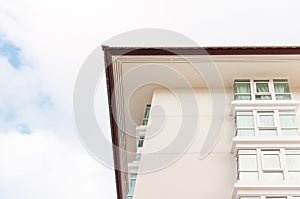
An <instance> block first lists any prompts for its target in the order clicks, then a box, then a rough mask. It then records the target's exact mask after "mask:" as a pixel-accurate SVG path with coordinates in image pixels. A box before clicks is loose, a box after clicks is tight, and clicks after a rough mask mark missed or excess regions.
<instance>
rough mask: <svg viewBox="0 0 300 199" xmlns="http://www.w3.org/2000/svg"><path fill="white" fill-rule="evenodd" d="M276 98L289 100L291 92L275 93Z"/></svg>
mask: <svg viewBox="0 0 300 199" xmlns="http://www.w3.org/2000/svg"><path fill="white" fill-rule="evenodd" d="M275 96H276V100H291V99H292V97H291V94H276V95H275Z"/></svg>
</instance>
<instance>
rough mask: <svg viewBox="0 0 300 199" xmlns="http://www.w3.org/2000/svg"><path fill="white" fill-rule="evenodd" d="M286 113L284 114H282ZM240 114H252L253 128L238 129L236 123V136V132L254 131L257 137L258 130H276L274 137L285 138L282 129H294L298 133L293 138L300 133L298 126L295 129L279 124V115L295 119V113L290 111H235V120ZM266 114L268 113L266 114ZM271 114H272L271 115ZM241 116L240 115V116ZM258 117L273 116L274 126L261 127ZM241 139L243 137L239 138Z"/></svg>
mask: <svg viewBox="0 0 300 199" xmlns="http://www.w3.org/2000/svg"><path fill="white" fill-rule="evenodd" d="M285 111H286V113H284V112H285ZM242 112H252V116H253V124H254V126H253V128H252V127H238V126H237V123H236V136H237V134H238V130H243V129H244V130H247V129H248V130H252V129H254V136H261V135H259V133H260V130H264V129H266V130H268V129H270V130H272V129H274V130H276V134H277V135H276V136H285V135H283V134H282V129H283V130H284V129H295V130H297V131H298V135H295V136H300V132H299V128H298V126H296V127H282V125H281V124H280V116H281V115H284V114H286V115H293V116H295V117H296V113H295V112H294V111H291V110H270V111H269V110H247V111H246V110H243V111H237V112H236V120H237V117H238V116H239V115H238V113H242ZM267 112H268V113H267ZM271 112H273V113H271ZM241 115H242V114H241ZM245 115H249V114H245ZM260 115H273V119H274V126H261V125H260V123H259V119H260V118H259V117H260ZM241 137H244V136H241Z"/></svg>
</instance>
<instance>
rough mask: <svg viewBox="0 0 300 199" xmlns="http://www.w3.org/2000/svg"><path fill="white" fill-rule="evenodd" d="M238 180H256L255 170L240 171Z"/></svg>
mask: <svg viewBox="0 0 300 199" xmlns="http://www.w3.org/2000/svg"><path fill="white" fill-rule="evenodd" d="M239 180H243V181H255V180H258V173H257V172H244V171H243V172H240V175H239Z"/></svg>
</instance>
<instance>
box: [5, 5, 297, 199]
mask: <svg viewBox="0 0 300 199" xmlns="http://www.w3.org/2000/svg"><path fill="white" fill-rule="evenodd" d="M299 7H300V1H299V0H289V1H283V0H281V1H279V0H265V1H261V0H245V1H240V0H228V1H222V0H210V1H203V0H186V1H174V0H172V1H171V0H165V1H158V0H152V1H144V0H131V1H117V0H111V1H102V0H97V1H96V0H85V1H79V0H78V1H76V0H73V1H69V0H51V1H45V0H26V1H24V0H0V198H1V199H21V198H22V199H40V198H45V199H47V198H51V199H52V198H56V199H67V198H73V199H86V198H89V199H96V198H97V199H99V198H103V199H104V198H105V199H114V198H116V193H115V185H114V174H113V171H112V170H111V169H109V168H106V167H105V166H103V165H102V164H100V163H99V162H97V161H96V160H95V159H93V158H92V157H91V156H90V155H89V153H88V152H87V151H86V150H85V148H84V146H83V145H82V144H81V142H80V139H79V136H78V134H77V132H76V129H75V124H74V118H73V109H72V102H73V99H72V97H73V89H74V84H75V81H76V77H77V74H78V72H79V70H80V67H81V65H82V64H83V62H84V61H85V59H86V58H87V57H88V55H89V54H90V53H91V52H92V51H93V50H94V49H95V48H96V47H98V46H99V45H101V44H102V43H104V42H105V41H107V40H109V39H110V38H111V37H113V36H115V35H118V34H120V33H123V32H126V31H130V30H134V29H139V28H162V29H169V30H172V31H176V32H179V33H181V34H184V35H186V36H187V37H189V38H191V39H193V40H194V41H196V42H197V43H198V44H199V45H200V46H245V45H246V46H278V45H281V46H300V37H299V35H300V23H299V19H300V12H299ZM99 56H100V55H99ZM101 59H102V58H101ZM105 89H106V87H105V82H104V79H102V80H101V81H100V84H99V86H98V90H97V96H96V97H97V100H96V101H97V104H96V106H95V112H96V113H99V114H98V115H97V118H98V122H99V124H100V125H101V126H102V127H103V130H104V131H105V133H106V134H107V136H108V137H109V128H108V118H107V109H106V107H107V101H106V97H105V93H106V90H105Z"/></svg>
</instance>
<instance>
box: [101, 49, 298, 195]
mask: <svg viewBox="0 0 300 199" xmlns="http://www.w3.org/2000/svg"><path fill="white" fill-rule="evenodd" d="M103 49H104V52H105V60H106V66H107V70H106V75H107V84H108V96H109V104H110V115H111V127H112V141H113V143H114V144H115V145H116V146H118V148H114V161H115V166H116V171H115V173H116V184H117V192H118V197H119V199H153V198H156V199H163V198H172V199H177V198H178V199H179V198H189V199H199V198H210V199H220V198H222V199H300V134H299V130H298V128H299V124H300V116H299V109H298V106H299V103H300V78H299V75H300V47H216V48H203V49H200V48H160V49H159V48H116V47H103ZM212 68H214V69H216V70H215V71H217V73H215V71H213V70H211V69H212ZM208 71H209V72H208ZM215 76H217V77H215ZM219 79H220V80H221V81H220V82H218V81H219ZM214 82H215V83H214ZM195 122H196V123H195ZM195 124H196V125H195ZM183 126H185V127H186V126H187V127H190V128H183ZM216 126H220V128H219V129H218V128H217V127H216ZM182 129H183V130H182ZM214 129H215V130H214ZM209 138H213V139H212V140H213V142H212V140H210V139H209ZM174 143H176V144H175V145H174ZM178 143H179V144H178ZM180 143H183V145H184V146H185V147H183V148H182V145H181V144H180ZM207 143H210V144H211V145H210V148H208V150H207V153H206V154H205V156H201V150H203V148H205V147H206V146H207ZM172 146H173V147H172ZM166 148H167V150H164V149H166ZM124 151H129V152H130V153H126V152H124Z"/></svg>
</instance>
